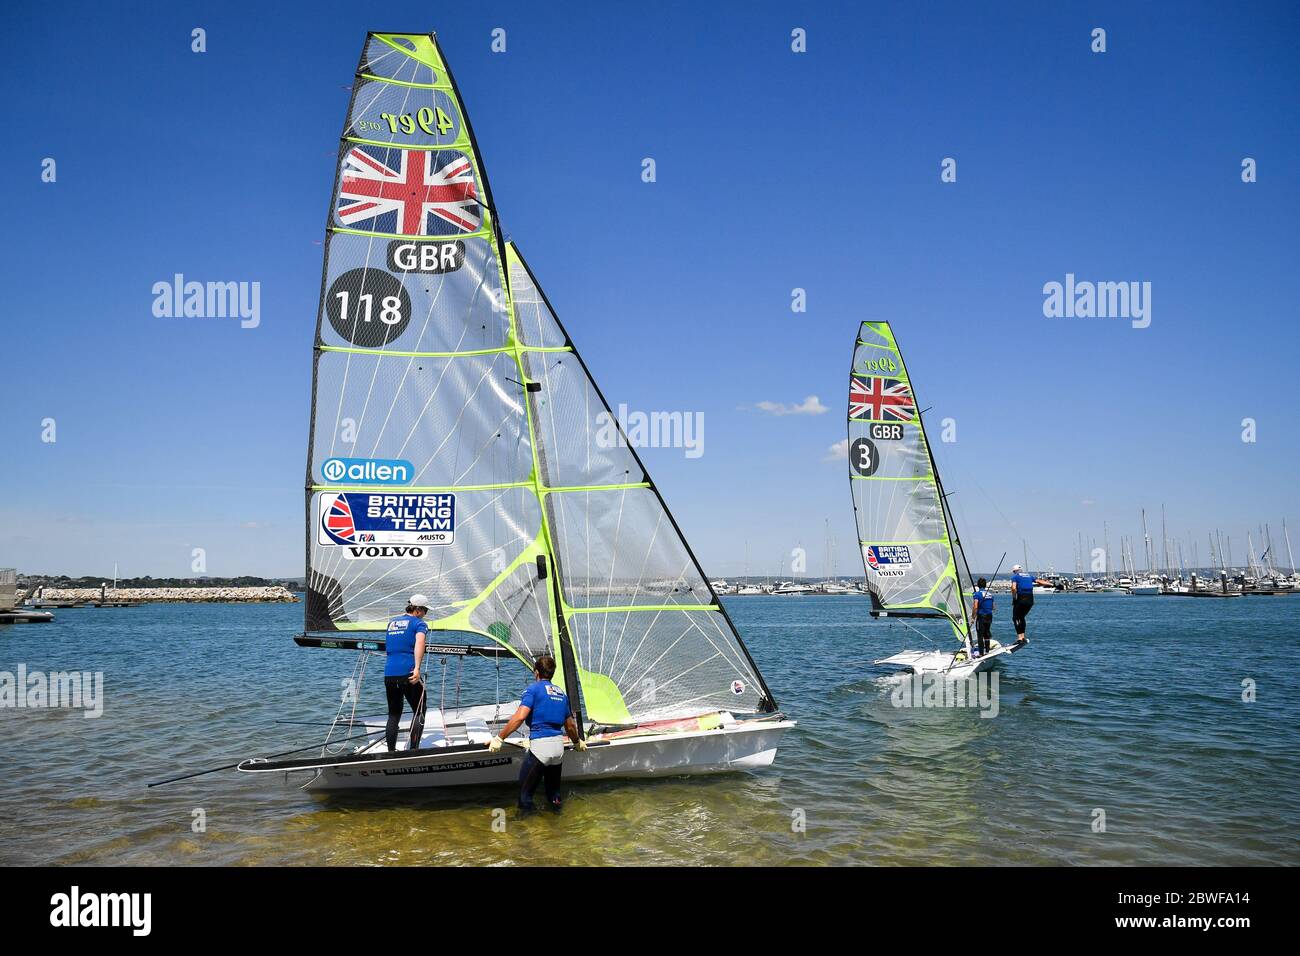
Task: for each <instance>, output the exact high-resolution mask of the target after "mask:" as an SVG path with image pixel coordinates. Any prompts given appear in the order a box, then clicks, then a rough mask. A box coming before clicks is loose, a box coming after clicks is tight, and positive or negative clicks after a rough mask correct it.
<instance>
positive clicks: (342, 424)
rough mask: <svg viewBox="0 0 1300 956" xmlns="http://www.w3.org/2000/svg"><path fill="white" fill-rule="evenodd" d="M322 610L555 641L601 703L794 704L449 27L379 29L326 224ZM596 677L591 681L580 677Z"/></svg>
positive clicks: (343, 616) (526, 645)
mask: <svg viewBox="0 0 1300 956" xmlns="http://www.w3.org/2000/svg"><path fill="white" fill-rule="evenodd" d="M307 526H308V528H309V540H308V571H309V574H308V586H309V594H308V602H307V629H308V631H313V632H319V631H332V630H352V631H366V630H383V629H384V628H385V626H386V624H387V621H388V620H389V618H391V617H392V616H394V615H396V614H400V613H401V612H402V610H403V608H404V606H405V602H406V599H407V596H408V595H410V594H411V593H413V592H421V593H424V594H426V595H428V596H429V598H430V602H431V607H430V609H429V615H428V617H427V621H428V623H429V625H430V627H431V628H432V629H434V630H443V631H460V632H467V633H472V634H479V635H482V636H485V637H488V638H490V639H492V640H493V641H496V642H498V643H500V644H502V645H504V646H506V647H507V648H508V649H510V650H511V651H512V652H513V653H514V654H515V655H516V656H518V657H519V658H520V660H522V661H525V662H527V663H529V664H531V661H532V660H533V659H534V658H535V657H536V656H537V655H538V654H541V653H551V654H554V655H555V657H556V659H557V660H559V661H561V662H562V664H563V671H562V674H561V675H560V679H563V680H564V681H565V682H566V686H570V687H571V686H573V684H574V683H576V684H578V685H579V687H580V690H581V700H582V703H583V705H584V708H585V714H586V716H587V717H588V718H590V719H592V720H594V721H596V722H598V723H604V724H619V723H632V722H638V721H646V720H654V719H663V718H671V717H684V716H693V715H697V714H703V713H707V712H709V711H712V710H720V709H727V710H731V711H735V712H742V713H748V712H757V711H761V710H770V709H773V708H774V706H775V705H774V702H773V701H772V699H771V695H770V693H769V692H768V689H767V687H766V685H765V684H764V682H763V680H762V677H761V675H760V674H759V673H758V670H757V668H756V667H755V666H754V664H753V662H752V660H751V659H750V657H749V654H748V652H747V650H746V649H745V647H744V644H743V643H742V642H741V640H740V637H739V635H738V634H737V633H736V631H735V628H734V627H733V626H732V624H731V621H730V619H729V618H728V617H727V614H726V612H725V611H724V610H723V608H722V607H721V605H720V603H719V601H718V598H717V595H716V594H714V592H713V590H712V588H711V587H710V585H709V583H708V579H707V578H706V577H705V576H704V573H703V572H702V570H701V569H700V566H699V564H698V562H697V561H696V560H695V558H694V556H693V555H692V553H691V551H690V548H689V546H688V545H687V544H686V541H685V540H684V538H683V537H682V535H681V533H680V531H679V530H678V528H677V526H676V524H675V522H674V521H673V519H672V517H671V515H670V514H669V513H668V510H667V508H666V506H665V505H664V502H663V499H662V498H661V497H660V495H659V492H658V490H657V489H656V488H655V487H654V485H653V484H652V482H651V480H650V478H649V476H648V475H647V473H646V471H645V469H644V467H643V466H642V464H641V462H640V459H639V458H638V456H637V454H636V452H635V451H634V450H633V449H632V448H630V447H629V446H628V444H627V443H626V440H625V438H624V436H623V433H622V430H621V428H620V427H619V425H618V423H617V421H616V420H615V419H614V417H613V415H612V414H611V413H610V409H609V406H608V404H607V403H606V402H605V400H604V398H603V397H602V396H601V394H600V391H599V390H598V389H597V387H596V385H595V383H594V382H593V380H592V379H591V376H590V375H589V374H588V372H587V369H586V366H585V365H584V363H583V361H582V359H581V358H580V357H579V355H578V353H577V351H576V350H575V349H574V347H573V343H572V341H571V340H570V338H569V336H568V334H567V333H566V332H565V330H564V328H563V327H562V326H561V325H560V323H559V321H558V320H557V319H556V317H555V315H554V312H553V311H552V309H551V308H550V306H549V304H548V303H547V301H546V298H545V296H544V294H543V293H542V291H541V289H540V288H539V287H538V285H537V282H536V280H535V278H534V277H533V275H532V273H531V272H530V271H529V269H528V267H527V265H526V264H525V263H524V261H523V259H522V257H521V256H520V255H519V253H518V251H517V250H516V249H515V248H514V247H513V245H509V244H507V243H505V242H504V241H503V238H502V235H501V232H500V228H499V224H498V221H497V216H496V211H495V209H494V207H493V205H492V199H491V193H490V191H489V188H488V183H487V179H486V176H485V175H484V172H483V167H482V161H481V159H480V157H479V156H478V152H477V148H476V146H475V144H474V139H473V134H472V132H471V130H470V126H469V121H468V118H467V117H466V114H465V110H464V107H463V104H462V102H461V99H460V96H459V93H458V92H457V90H456V87H455V84H454V82H453V81H452V78H451V75H450V73H449V72H448V70H447V67H446V65H445V61H444V59H443V57H442V53H441V51H440V49H439V47H438V44H437V42H436V40H435V38H434V37H433V36H430V35H412V34H371V35H370V37H369V39H368V40H367V42H366V46H365V50H364V52H363V54H362V58H361V64H360V67H359V68H358V74H357V79H356V82H355V85H354V88H353V97H352V103H351V106H350V108H349V113H348V120H347V123H346V125H345V127H344V133H343V139H342V145H341V148H340V153H339V173H338V177H337V179H336V183H335V188H334V200H333V202H332V203H331V211H330V224H329V227H328V229H327V248H326V256H325V277H324V282H323V285H322V300H321V307H320V315H319V319H318V323H317V338H316V366H315V378H314V386H313V411H312V437H311V448H310V453H309V463H308V492H307ZM575 696H576V695H575Z"/></svg>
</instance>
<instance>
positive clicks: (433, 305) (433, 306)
mask: <svg viewBox="0 0 1300 956" xmlns="http://www.w3.org/2000/svg"><path fill="white" fill-rule="evenodd" d="M367 261H369V259H367ZM406 274H408V272H404V273H403V276H406ZM485 281H486V276H484V274H482V273H480V276H478V284H477V285H476V286H474V291H473V295H472V297H471V299H469V303H468V306H467V315H473V311H474V308H476V306H477V302H478V295H480V293H481V290H482V287H484V282H485ZM446 287H447V281H446V277H443V280H442V281H439V282H438V291H437V293H434V294H433V299H432V300H430V302H429V308H428V310H426V311H425V313H424V324H422V325H421V326H420V334H419V336H417V337H416V341H415V343H416V345H420V343H421V342H422V341H424V334H425V332H426V330H428V329H429V323H430V321H432V320H433V313H434V311H435V310H437V307H438V300H439V299H441V298H442V291H443V290H445V289H446ZM468 334H469V326H468V324H467V325H465V326H464V328H461V330H460V337H459V338H458V339H456V342H455V347H454V349H452V351H459V350H460V346H463V345H464V343H465V336H468ZM484 343H486V339H484ZM416 358H417V356H415V355H412V356H411V358H409V360H408V362H407V367H406V369H404V371H403V372H402V381H399V382H398V385H396V388H395V389H394V392H393V402H391V403H390V405H389V412H387V415H385V418H383V424H382V425H381V427H380V434H378V436H376V442H374V447H376V449H377V447H378V441H380V437H382V434H383V432H385V431H386V429H387V424H389V419H390V418H391V416H393V410H394V408H395V407H396V403H398V398H399V397H400V395H402V389H403V388H406V381H407V377H408V376H409V373H411V365H412V364H413V363H415V360H416Z"/></svg>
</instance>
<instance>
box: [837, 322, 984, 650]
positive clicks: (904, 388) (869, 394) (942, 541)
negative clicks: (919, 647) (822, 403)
mask: <svg viewBox="0 0 1300 956" xmlns="http://www.w3.org/2000/svg"><path fill="white" fill-rule="evenodd" d="M848 459H849V479H850V480H849V488H850V491H851V493H852V497H853V506H854V514H855V516H856V520H857V526H858V545H859V549H860V551H861V554H862V561H863V568H864V570H865V572H866V577H867V586H868V589H869V591H870V594H871V600H872V613H873V614H877V615H882V616H884V615H890V614H892V615H896V616H899V617H942V618H945V619H947V620H948V621H949V622H950V623H951V624H952V627H953V630H954V631H955V632H956V635H957V636H958V638H959V639H961V640H964V639H965V638H966V637H967V635H969V633H970V624H969V621H968V615H967V610H966V598H967V595H968V594H969V592H970V586H969V580H970V572H969V570H968V569H967V568H966V561H965V556H964V555H963V554H962V552H961V549H960V543H959V542H958V540H957V537H956V531H955V528H954V527H953V523H952V516H951V514H950V512H949V509H948V505H947V502H946V500H945V497H944V493H943V486H942V483H941V482H940V480H939V475H938V473H937V469H936V468H935V464H934V458H933V455H932V453H931V449H930V445H929V440H928V438H927V436H926V431H925V423H924V421H923V417H922V415H921V413H920V410H919V403H918V401H917V398H916V394H915V390H914V388H913V386H912V381H911V379H910V377H909V376H908V373H907V366H906V365H905V364H904V362H903V356H902V352H901V351H900V349H899V348H898V343H897V342H896V341H895V339H894V334H893V331H892V329H891V328H890V326H889V323H887V322H863V323H862V325H861V327H860V328H859V330H858V334H857V336H856V338H855V340H854V351H853V363H852V366H851V368H850V376H849V405H848Z"/></svg>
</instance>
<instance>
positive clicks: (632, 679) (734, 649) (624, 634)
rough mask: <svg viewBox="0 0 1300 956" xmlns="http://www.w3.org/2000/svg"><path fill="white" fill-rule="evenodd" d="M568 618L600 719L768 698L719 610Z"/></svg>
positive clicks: (754, 705)
mask: <svg viewBox="0 0 1300 956" xmlns="http://www.w3.org/2000/svg"><path fill="white" fill-rule="evenodd" d="M568 621H569V631H570V633H571V634H572V635H573V643H574V646H575V648H576V649H577V652H578V662H579V667H580V668H581V670H580V673H581V674H582V683H583V691H584V695H585V697H586V698H587V700H588V707H589V712H590V713H592V714H593V715H594V719H597V720H600V722H602V723H632V722H638V721H648V720H665V719H669V718H674V717H685V716H695V715H698V714H705V713H709V712H710V711H716V710H729V711H733V712H736V713H755V712H757V711H760V710H763V709H764V707H765V706H766V705H767V696H768V695H767V688H766V687H765V685H764V684H763V682H762V680H761V678H759V676H758V673H757V670H756V669H755V668H754V666H753V665H752V664H751V662H750V661H749V659H748V657H747V655H746V654H745V653H744V652H743V651H742V649H741V647H740V646H739V645H738V643H737V642H736V639H735V631H734V630H733V629H732V627H731V622H730V621H728V620H727V618H726V616H725V615H723V614H721V613H719V612H718V611H707V610H697V611H681V610H657V611H607V612H602V613H595V614H571V615H569V618H568ZM588 687H590V688H592V690H591V692H588ZM602 708H603V712H602ZM620 708H621V710H620Z"/></svg>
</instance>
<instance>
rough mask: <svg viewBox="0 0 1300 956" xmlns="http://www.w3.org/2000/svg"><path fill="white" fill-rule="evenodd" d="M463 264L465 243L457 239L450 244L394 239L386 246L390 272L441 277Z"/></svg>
mask: <svg viewBox="0 0 1300 956" xmlns="http://www.w3.org/2000/svg"><path fill="white" fill-rule="evenodd" d="M464 264H465V243H463V242H461V241H460V240H459V239H454V240H452V241H450V242H403V241H402V240H400V239H394V240H393V241H392V242H390V243H389V244H388V268H389V270H390V271H392V272H423V273H427V274H429V275H443V274H445V273H448V272H456V271H457V270H458V269H460V267H461V266H463V265H464Z"/></svg>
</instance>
